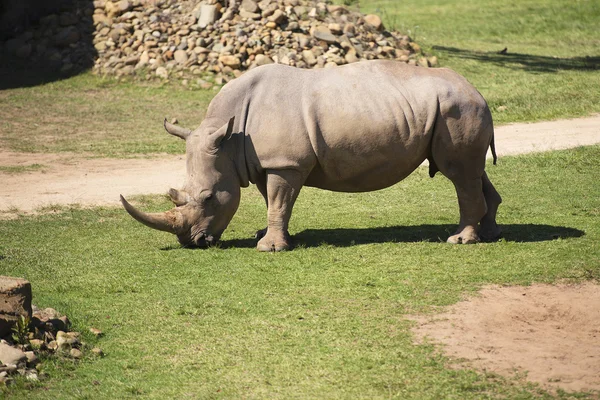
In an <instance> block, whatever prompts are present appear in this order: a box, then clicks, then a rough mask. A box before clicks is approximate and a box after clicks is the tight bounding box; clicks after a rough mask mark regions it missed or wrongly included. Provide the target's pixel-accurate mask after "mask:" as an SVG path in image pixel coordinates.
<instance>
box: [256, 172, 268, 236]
mask: <svg viewBox="0 0 600 400" xmlns="http://www.w3.org/2000/svg"><path fill="white" fill-rule="evenodd" d="M256 187H257V188H258V191H259V192H260V194H262V196H263V198H264V199H265V203H266V205H267V210H268V209H269V198H268V196H267V181H266V177H265V179H264V180H263V179H261V180H257V181H256ZM266 234H267V228H266V227H265V228H263V229H260V230H258V231H256V234H255V236H254V237H255V238H256V239H258V240H260V239H262V238H263V237H265V235H266Z"/></svg>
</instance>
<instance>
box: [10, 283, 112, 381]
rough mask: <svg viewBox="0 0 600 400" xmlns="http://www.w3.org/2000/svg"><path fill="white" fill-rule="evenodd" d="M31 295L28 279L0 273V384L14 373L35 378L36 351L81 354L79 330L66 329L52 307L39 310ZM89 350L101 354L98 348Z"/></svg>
mask: <svg viewBox="0 0 600 400" xmlns="http://www.w3.org/2000/svg"><path fill="white" fill-rule="evenodd" d="M31 298H32V292H31V284H30V283H29V282H28V281H26V280H25V279H21V278H12V277H8V276H0V328H1V330H0V339H2V340H0V386H1V385H5V384H7V383H9V382H10V381H11V380H12V377H11V376H14V375H21V376H24V377H25V379H28V380H34V381H36V380H38V370H37V367H38V365H39V364H38V361H39V358H38V356H39V355H40V353H45V354H49V353H52V354H57V355H60V356H64V357H71V358H81V357H83V353H82V350H83V347H84V345H85V343H83V342H82V341H81V334H80V333H79V332H72V331H70V330H69V329H70V326H71V323H70V322H69V319H68V318H67V316H66V315H61V314H59V313H58V312H57V311H56V310H54V309H52V308H46V309H44V310H40V309H38V308H37V307H35V306H32V305H31ZM90 332H91V333H92V334H93V335H94V336H96V337H98V336H101V335H102V332H100V331H99V330H98V329H94V328H91V329H90ZM4 339H6V340H4ZM91 352H92V353H93V354H95V355H99V356H101V355H102V350H100V349H98V348H93V349H92V350H91Z"/></svg>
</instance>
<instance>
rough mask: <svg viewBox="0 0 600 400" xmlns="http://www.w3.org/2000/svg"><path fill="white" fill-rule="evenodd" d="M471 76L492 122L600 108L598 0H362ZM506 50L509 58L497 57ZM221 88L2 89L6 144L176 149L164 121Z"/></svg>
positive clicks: (195, 107) (182, 115) (80, 80)
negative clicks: (484, 101) (487, 107)
mask: <svg viewBox="0 0 600 400" xmlns="http://www.w3.org/2000/svg"><path fill="white" fill-rule="evenodd" d="M360 6H361V11H363V12H376V13H379V14H381V15H382V16H383V17H384V21H385V23H386V25H387V26H388V27H390V28H396V29H399V30H400V31H404V32H408V33H410V34H411V35H412V36H413V38H414V39H416V41H417V42H418V43H421V44H422V45H423V47H424V49H425V51H426V52H427V53H428V54H430V55H434V54H435V55H437V56H438V57H439V62H440V65H441V66H446V67H450V68H452V69H454V70H456V71H458V72H459V73H461V74H463V75H464V76H466V77H467V79H469V80H470V81H471V82H472V83H473V84H474V85H475V87H477V88H478V89H479V90H480V91H481V93H482V94H483V95H484V97H485V98H486V99H487V100H488V102H489V104H490V107H491V109H492V112H493V114H494V119H495V122H496V124H503V123H508V122H515V121H537V120H548V119H556V118H566V117H577V116H584V115H589V114H591V113H597V112H600V95H599V93H600V70H599V66H600V51H599V50H598V49H600V30H598V28H597V21H599V20H600V3H599V2H598V1H595V0H535V1H534V0H523V1H521V0H484V1H479V2H472V1H467V0H436V1H434V0H406V1H395V0H394V1H392V0H362V1H361V2H360ZM505 47H507V48H508V53H507V54H505V55H501V54H497V52H498V51H500V50H502V49H503V48H505ZM215 93H216V92H215V91H213V90H208V91H204V90H190V89H187V88H184V87H183V86H182V85H180V84H177V83H172V84H169V85H165V86H157V85H156V84H149V83H148V84H132V83H118V82H117V81H115V80H111V79H103V78H100V77H95V76H92V75H91V74H83V75H79V76H76V77H72V78H69V79H65V80H62V81H54V82H52V83H47V84H43V85H38V86H33V87H20V88H15V89H5V90H2V91H0V146H2V148H5V149H10V150H13V151H24V152H26V151H29V152H75V153H83V154H87V155H90V156H110V157H132V156H137V155H139V154H147V153H180V152H182V151H183V148H184V147H183V143H182V142H178V141H176V140H173V139H172V138H170V137H168V135H165V134H164V132H163V129H162V119H163V118H164V117H165V116H167V117H169V118H171V117H177V118H178V119H179V120H180V121H181V123H182V125H185V126H187V127H195V126H197V125H198V124H199V123H200V122H201V120H202V117H203V115H204V112H205V110H206V107H207V105H208V103H209V102H210V100H211V99H212V97H213V96H214V94H215Z"/></svg>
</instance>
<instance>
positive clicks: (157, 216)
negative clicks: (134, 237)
mask: <svg viewBox="0 0 600 400" xmlns="http://www.w3.org/2000/svg"><path fill="white" fill-rule="evenodd" d="M121 204H123V207H125V210H126V211H127V212H128V213H129V215H131V216H132V217H133V218H134V219H135V220H137V221H139V222H141V223H142V224H144V225H146V226H149V227H150V228H153V229H157V230H159V231H164V232H169V233H173V234H177V232H178V231H180V230H181V228H182V227H183V220H182V219H183V218H182V216H181V213H180V212H179V211H178V210H176V209H173V210H169V211H167V212H164V213H145V212H142V211H139V210H137V209H136V208H135V207H134V206H132V205H131V204H129V203H128V202H127V200H125V198H124V197H123V196H122V195H121Z"/></svg>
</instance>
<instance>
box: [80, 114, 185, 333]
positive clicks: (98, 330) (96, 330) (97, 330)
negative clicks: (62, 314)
mask: <svg viewBox="0 0 600 400" xmlns="http://www.w3.org/2000/svg"><path fill="white" fill-rule="evenodd" d="M174 120H175V122H173V121H171V123H172V124H176V123H177V119H174ZM90 332H91V333H92V335H94V336H96V337H102V336H104V333H103V332H102V331H101V330H100V329H96V328H90Z"/></svg>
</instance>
